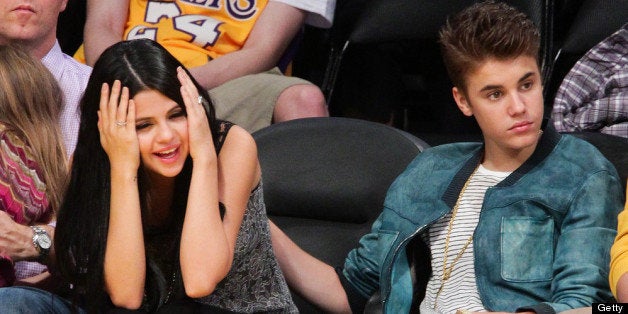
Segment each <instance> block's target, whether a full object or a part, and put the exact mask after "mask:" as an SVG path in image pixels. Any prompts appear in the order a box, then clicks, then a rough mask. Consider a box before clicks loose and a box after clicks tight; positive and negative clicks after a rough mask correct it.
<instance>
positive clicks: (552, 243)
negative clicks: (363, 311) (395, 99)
mask: <svg viewBox="0 0 628 314" xmlns="http://www.w3.org/2000/svg"><path fill="white" fill-rule="evenodd" d="M482 153H483V145H482V144H481V143H457V144H446V145H442V146H438V147H433V148H430V149H428V150H426V151H424V152H423V153H421V154H420V155H419V156H418V157H417V158H416V159H415V160H414V161H412V162H411V163H410V165H409V166H408V167H407V169H406V170H405V171H404V172H403V173H402V174H401V175H400V176H399V177H398V178H397V179H396V180H395V182H393V184H392V185H391V187H390V189H389V191H388V193H387V196H386V200H385V202H384V209H383V212H382V213H381V215H380V216H379V217H378V219H377V220H376V221H375V223H374V224H373V226H372V230H371V232H370V233H369V234H367V235H365V236H364V237H362V239H361V240H360V245H359V246H358V248H356V249H354V250H352V251H351V252H350V253H349V255H348V257H347V259H346V261H345V265H344V269H342V271H341V274H342V275H341V276H340V277H341V278H340V279H341V282H342V283H343V285H344V286H345V290H346V291H347V294H348V295H349V296H350V303H351V304H352V306H354V305H356V304H358V306H357V307H354V311H355V309H356V308H357V309H359V308H360V306H363V305H364V303H365V302H366V300H367V299H368V298H369V297H370V296H371V295H373V294H374V293H375V292H376V291H378V290H379V292H380V295H381V296H380V298H381V300H380V302H381V306H382V308H383V312H384V313H408V311H409V309H410V306H411V303H412V291H413V290H412V289H413V287H412V278H411V275H410V263H409V261H408V256H407V251H406V249H407V245H408V243H409V242H410V240H412V239H414V238H415V237H416V236H417V235H418V234H421V233H422V232H426V231H427V230H428V227H429V226H430V225H431V224H432V223H434V222H435V221H437V220H438V219H439V218H441V217H443V216H445V214H447V213H448V212H449V211H451V210H452V208H453V206H454V204H455V202H456V200H457V198H458V195H459V193H460V190H461V189H462V186H463V185H464V183H465V181H466V180H467V179H468V177H469V176H470V175H471V173H472V172H473V170H474V169H475V167H476V166H477V165H478V163H479V162H480V160H481V157H482ZM623 194H624V193H623V191H622V188H621V184H620V182H619V178H618V175H617V172H616V170H615V168H614V166H613V165H612V164H611V163H610V162H609V161H608V160H607V159H606V158H604V157H603V155H602V154H601V153H600V152H599V151H598V150H597V149H596V148H595V147H593V146H592V145H591V144H589V143H587V142H585V141H583V140H580V139H578V138H575V137H573V136H569V135H560V134H559V133H557V132H556V131H555V130H554V129H553V128H552V127H551V126H549V125H548V127H547V128H546V130H545V132H544V134H543V135H542V137H541V139H540V141H539V144H538V145H537V148H536V150H535V152H534V153H533V155H532V156H531V157H530V158H529V159H528V160H527V161H526V162H525V163H524V164H522V165H521V166H520V167H519V168H518V169H517V170H515V171H514V172H513V173H512V174H511V175H509V176H508V177H507V178H506V179H504V180H503V181H502V182H500V183H499V184H498V185H496V186H494V187H492V188H490V189H489V190H488V191H487V192H486V195H485V198H484V203H483V205H482V210H481V213H480V221H479V223H478V225H477V228H476V230H475V234H474V237H473V241H474V259H475V265H476V266H475V272H476V274H475V275H476V280H477V288H478V291H479V294H480V297H481V299H482V303H483V304H484V307H485V308H486V309H487V310H490V311H507V312H514V311H516V310H524V309H525V310H532V311H535V312H537V313H554V312H560V311H564V310H568V309H571V308H577V307H585V306H591V303H592V302H604V301H608V300H612V295H611V293H610V289H609V285H608V272H609V262H610V261H609V259H610V253H609V252H610V248H611V245H612V243H613V241H614V238H615V234H616V228H617V215H618V214H619V212H620V211H621V210H622V208H623V202H624V200H623V199H624V196H623ZM425 247H426V248H427V246H425ZM417 255H418V256H419V257H423V258H425V259H429V258H430V253H429V251H427V250H426V251H424V252H420V253H419V254H416V255H415V257H416V256H417ZM423 265H424V263H423ZM427 265H429V264H427ZM428 268H429V267H428ZM429 272H430V270H428V271H425V272H424V273H417V277H419V276H423V277H426V276H429ZM419 289H423V290H424V289H425V287H423V286H421V287H419ZM351 296H357V298H352V297H351ZM356 299H357V300H356Z"/></svg>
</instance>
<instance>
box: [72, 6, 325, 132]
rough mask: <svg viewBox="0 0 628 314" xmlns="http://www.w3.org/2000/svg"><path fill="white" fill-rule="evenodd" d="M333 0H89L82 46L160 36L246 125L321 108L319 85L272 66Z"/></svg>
mask: <svg viewBox="0 0 628 314" xmlns="http://www.w3.org/2000/svg"><path fill="white" fill-rule="evenodd" d="M334 6H335V1H334V0H319V1H293V0H281V1H273V0H271V1H268V0H256V1H250V2H249V4H248V5H247V6H246V7H240V6H239V2H232V1H213V2H203V3H202V4H196V3H195V2H193V1H185V0H176V1H168V2H161V1H147V0H140V1H130V0H125V1H116V3H115V5H112V4H111V3H109V2H107V1H100V0H88V2H87V20H86V23H85V30H84V36H83V38H84V43H85V44H84V49H79V51H77V53H76V55H75V57H76V58H77V59H79V60H81V61H84V62H86V63H87V64H90V65H92V64H94V62H95V61H96V60H97V58H98V56H99V55H100V54H101V53H102V51H103V50H104V49H105V48H107V47H109V46H110V45H112V44H114V43H116V42H118V41H121V40H131V39H137V38H149V39H152V40H155V41H157V42H159V43H160V44H162V45H163V46H164V47H166V49H168V51H170V52H171V53H172V54H173V55H174V56H175V57H176V58H177V59H179V60H180V61H181V62H182V63H183V64H184V65H185V66H186V67H188V68H189V69H190V72H191V73H192V75H193V76H194V77H195V78H196V79H197V80H198V81H199V83H200V84H201V86H203V87H204V88H206V89H207V90H209V92H210V96H211V97H212V101H213V102H214V104H215V107H216V114H217V117H219V118H221V119H225V120H229V121H232V122H234V123H236V124H238V125H240V126H242V127H244V128H245V129H246V130H248V131H249V132H254V131H256V130H258V129H260V128H262V127H265V126H267V125H269V124H270V123H271V121H274V122H281V121H285V120H290V119H296V118H304V117H321V116H328V112H327V107H326V104H325V99H324V96H323V94H322V92H321V91H320V89H319V88H318V87H317V86H315V85H313V84H311V83H309V82H307V81H305V80H302V79H298V78H295V77H287V76H283V75H282V74H281V73H280V71H279V70H277V69H276V68H275V65H276V64H277V62H278V60H279V59H280V57H281V56H282V54H283V53H284V52H285V51H286V48H287V47H288V46H289V44H290V42H291V41H292V40H293V38H294V37H295V35H296V34H297V33H298V32H299V31H300V30H301V28H302V26H303V23H304V22H307V21H309V22H311V23H317V24H316V25H320V26H327V27H328V26H330V25H331V21H332V19H333V9H334Z"/></svg>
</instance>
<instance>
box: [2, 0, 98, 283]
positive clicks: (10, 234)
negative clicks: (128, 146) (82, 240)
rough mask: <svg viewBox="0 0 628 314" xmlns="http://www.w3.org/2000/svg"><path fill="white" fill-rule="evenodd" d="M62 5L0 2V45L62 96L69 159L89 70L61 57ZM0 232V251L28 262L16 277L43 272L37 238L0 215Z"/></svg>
mask: <svg viewBox="0 0 628 314" xmlns="http://www.w3.org/2000/svg"><path fill="white" fill-rule="evenodd" d="M66 4H67V0H32V1H27V2H24V1H18V0H6V1H2V2H0V44H2V45H7V44H14V45H18V46H20V47H22V48H23V49H24V50H26V51H27V52H28V53H29V54H31V55H32V56H34V57H35V58H37V59H41V61H42V63H43V64H44V66H45V67H46V68H47V69H48V70H49V71H50V72H51V73H52V75H53V76H54V78H55V79H56V80H57V82H58V83H59V85H60V87H61V91H62V92H63V108H62V110H61V113H60V116H59V119H58V122H59V126H60V129H61V136H62V137H63V143H64V144H65V152H66V155H67V156H68V157H69V156H70V155H71V154H72V152H73V151H74V146H75V145H76V139H77V136H78V129H79V120H80V112H79V108H78V103H79V100H80V98H81V96H82V94H83V90H84V89H85V86H86V85H87V80H88V79H89V75H90V72H91V68H90V67H88V66H86V65H83V64H80V63H78V62H76V61H75V60H74V59H72V58H71V57H70V56H68V55H65V54H63V52H62V51H61V48H60V47H59V44H58V42H57V39H56V29H57V21H58V17H59V13H60V12H62V11H63V10H64V9H65V7H66ZM42 132H44V131H43V129H42ZM42 136H48V135H43V134H42ZM51 161H52V160H51ZM53 225H54V221H52V222H51V223H50V224H49V225H43V224H38V225H37V226H38V227H39V228H40V230H41V233H42V235H41V237H46V238H50V239H52V238H53V237H54V226H53ZM0 229H1V230H3V232H1V233H0V251H2V252H3V254H5V255H8V256H11V257H12V258H13V259H14V260H24V261H31V262H28V263H20V264H19V265H17V271H18V273H20V272H22V271H28V272H30V273H32V274H35V273H37V274H39V273H43V272H45V271H46V266H45V265H41V264H39V263H36V262H35V261H36V260H38V259H39V258H40V253H39V250H38V249H41V248H40V247H38V246H37V244H35V243H37V242H36V241H35V240H36V237H40V236H39V235H37V234H36V233H35V231H34V230H32V229H30V228H25V227H24V226H23V225H21V224H19V223H16V222H15V221H14V220H13V219H11V217H9V216H8V215H7V214H6V213H5V212H0ZM48 262H50V260H48ZM22 268H23V269H22Z"/></svg>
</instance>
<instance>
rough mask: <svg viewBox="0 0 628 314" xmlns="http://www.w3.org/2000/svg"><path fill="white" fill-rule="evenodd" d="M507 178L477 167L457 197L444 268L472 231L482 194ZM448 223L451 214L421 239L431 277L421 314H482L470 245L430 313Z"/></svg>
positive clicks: (504, 175) (478, 216)
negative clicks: (424, 242)
mask: <svg viewBox="0 0 628 314" xmlns="http://www.w3.org/2000/svg"><path fill="white" fill-rule="evenodd" d="M509 174H510V172H496V171H491V170H488V169H486V168H484V167H483V166H482V165H480V166H479V168H478V170H477V171H476V172H475V174H473V176H472V177H471V178H470V179H469V180H470V181H469V184H468V186H467V189H466V190H465V191H464V192H463V193H462V195H460V200H459V201H460V204H459V207H458V212H457V214H456V217H455V219H454V222H453V227H452V230H451V235H450V239H449V249H448V252H447V266H448V267H449V266H450V265H451V263H452V262H453V261H454V259H455V258H456V255H458V252H460V250H461V249H462V248H463V247H464V245H465V243H466V242H467V240H468V239H469V237H470V236H471V235H472V234H473V232H474V231H475V227H476V226H477V224H478V220H479V218H480V210H481V209H482V203H483V201H484V195H485V193H486V190H487V189H488V188H489V187H492V186H495V185H496V184H498V183H499V182H500V181H502V180H503V179H504V178H506V177H507V176H508V175H509ZM450 219H451V212H450V213H448V214H447V215H445V217H443V218H441V219H440V220H438V221H437V222H436V223H434V224H433V225H432V226H430V228H429V231H428V232H427V233H426V234H425V235H424V236H425V237H426V240H427V241H429V242H427V243H429V245H430V249H431V253H432V262H431V263H432V276H431V277H430V280H429V282H428V284H427V289H426V292H425V299H423V302H422V303H421V306H420V307H421V313H455V312H456V311H457V310H459V309H464V310H469V311H472V312H475V311H485V309H484V306H483V305H482V301H481V300H480V296H479V294H478V289H477V286H476V281H475V268H474V265H473V242H471V243H470V244H469V246H468V247H467V249H466V250H465V252H464V254H462V256H461V258H460V259H459V260H458V262H456V264H455V266H454V267H453V271H452V273H451V278H449V280H447V281H446V282H445V284H444V286H443V290H442V291H441V293H440V295H439V296H438V300H437V304H436V309H434V301H435V298H436V292H437V291H438V289H439V288H440V286H441V278H442V276H443V258H444V251H445V241H446V237H447V229H448V225H449V220H450Z"/></svg>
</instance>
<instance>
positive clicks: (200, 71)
mask: <svg viewBox="0 0 628 314" xmlns="http://www.w3.org/2000/svg"><path fill="white" fill-rule="evenodd" d="M103 2H104V1H103ZM305 16H306V14H305V12H304V11H302V10H300V9H297V8H295V7H292V6H290V5H287V4H284V3H280V2H274V1H269V2H268V4H267V5H266V7H265V8H264V11H262V14H261V15H260V17H259V18H258V20H257V22H256V23H255V26H254V27H253V29H252V30H251V34H250V35H249V37H248V39H247V40H246V43H245V44H244V46H243V47H242V49H240V50H239V51H235V52H232V53H229V54H226V55H224V56H221V57H219V58H216V59H214V60H212V61H210V62H207V63H206V64H204V65H202V66H199V67H196V68H192V69H190V72H191V73H192V75H193V76H194V78H196V80H197V81H198V82H199V83H200V84H201V85H202V86H203V87H205V88H206V89H211V88H214V87H216V86H218V85H220V84H222V83H224V82H226V81H229V80H232V79H234V78H238V77H241V76H244V75H247V74H253V73H259V72H263V71H267V70H269V69H271V68H273V67H274V66H275V65H277V61H278V60H279V58H280V57H281V55H282V54H283V52H284V51H285V50H286V48H287V47H288V45H289V44H290V42H291V41H292V39H293V38H294V36H295V34H297V32H298V31H299V30H300V29H301V27H302V26H303V21H304V20H305Z"/></svg>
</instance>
